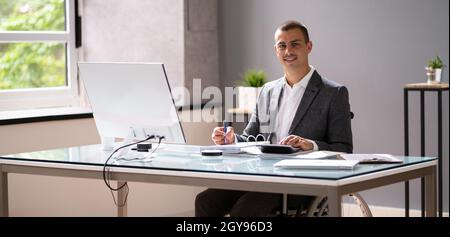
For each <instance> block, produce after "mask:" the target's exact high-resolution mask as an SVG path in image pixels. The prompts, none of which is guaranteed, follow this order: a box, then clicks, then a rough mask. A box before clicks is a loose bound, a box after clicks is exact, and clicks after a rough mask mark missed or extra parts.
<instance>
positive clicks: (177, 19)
mask: <svg viewBox="0 0 450 237" xmlns="http://www.w3.org/2000/svg"><path fill="white" fill-rule="evenodd" d="M82 10H83V13H82V14H83V52H84V59H85V60H86V61H119V62H120V61H125V62H163V63H165V65H166V68H167V74H168V77H169V78H170V84H171V86H172V87H175V86H184V66H183V65H184V50H183V48H184V15H183V11H184V5H183V1H179V0H153V1H140V0H129V1H120V0H109V1H102V0H88V1H83V9H82Z"/></svg>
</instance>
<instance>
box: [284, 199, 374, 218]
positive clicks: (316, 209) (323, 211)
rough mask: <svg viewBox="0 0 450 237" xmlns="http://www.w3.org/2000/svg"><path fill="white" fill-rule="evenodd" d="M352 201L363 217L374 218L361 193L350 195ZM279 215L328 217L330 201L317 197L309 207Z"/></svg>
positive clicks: (288, 210) (301, 206)
mask: <svg viewBox="0 0 450 237" xmlns="http://www.w3.org/2000/svg"><path fill="white" fill-rule="evenodd" d="M349 197H350V198H351V200H352V201H353V202H354V203H356V205H358V207H359V208H360V210H361V215H362V216H363V217H372V216H373V215H372V212H371V211H370V208H369V205H367V203H366V201H364V199H363V198H362V196H361V195H360V194H359V193H351V194H349ZM286 201H287V194H283V203H286ZM283 209H284V210H282V211H281V213H280V212H278V213H277V216H287V217H326V216H329V215H328V199H327V197H326V196H317V197H314V198H313V200H312V201H311V202H310V203H309V205H307V206H304V205H300V206H299V207H298V208H297V209H287V208H286V207H284V208H283Z"/></svg>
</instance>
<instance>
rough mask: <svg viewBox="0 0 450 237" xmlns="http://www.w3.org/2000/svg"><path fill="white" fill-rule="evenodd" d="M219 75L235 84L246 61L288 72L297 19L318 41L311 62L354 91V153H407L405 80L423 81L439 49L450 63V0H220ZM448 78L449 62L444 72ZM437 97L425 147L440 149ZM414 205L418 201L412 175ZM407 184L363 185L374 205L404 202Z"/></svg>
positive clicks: (274, 74) (415, 127)
mask: <svg viewBox="0 0 450 237" xmlns="http://www.w3.org/2000/svg"><path fill="white" fill-rule="evenodd" d="M219 9H220V10H219V27H220V38H219V41H220V55H221V56H220V61H221V68H220V72H221V74H220V78H221V83H222V84H221V85H222V86H233V85H234V81H235V80H238V79H239V75H240V74H242V72H243V71H244V70H245V69H247V68H250V67H251V68H259V69H264V70H266V71H267V72H268V74H269V77H270V78H271V79H276V78H278V77H280V76H282V75H283V72H282V68H281V66H280V65H279V63H278V61H277V59H276V57H275V55H274V50H273V44H274V42H273V34H274V30H275V28H276V27H277V25H278V24H280V23H282V22H283V21H285V20H288V19H297V20H300V21H302V22H303V23H304V24H306V25H307V26H308V28H309V30H310V37H311V40H312V41H313V45H314V46H313V51H312V54H311V56H310V60H311V61H310V63H311V64H312V65H314V66H315V67H316V69H317V70H318V71H319V73H321V75H322V76H325V77H327V78H329V79H331V80H334V81H337V82H339V83H341V84H343V85H346V86H347V87H348V89H349V91H350V103H351V109H352V111H353V112H354V113H355V114H356V117H355V119H353V121H352V126H353V138H354V152H357V153H391V154H395V155H402V154H403V151H404V145H403V139H404V136H403V132H404V131H403V129H404V127H403V85H404V84H407V83H416V82H425V80H426V77H425V71H424V66H425V65H426V63H427V61H428V59H430V58H432V57H435V56H436V55H440V56H441V58H442V59H443V60H444V62H445V64H446V65H449V30H448V29H449V1H447V0H427V1H425V0H377V1H373V0H340V1H334V0H314V1H313V0H277V1H275V0H244V1H243V0H226V1H225V0H221V1H219ZM444 81H445V82H447V83H448V67H447V68H446V69H445V72H444ZM443 99H444V103H443V105H444V106H443V107H444V118H443V121H444V128H443V134H444V160H445V161H444V170H445V172H444V180H445V182H444V183H443V186H444V187H445V192H444V210H446V211H448V203H449V199H448V186H449V184H448V179H449V178H448V167H449V164H448V158H449V156H448V144H449V142H448V141H449V140H448V131H449V127H448V121H449V119H448V108H449V98H448V93H445V94H444V96H443ZM418 107H419V100H418V96H417V95H414V96H411V97H410V116H411V120H410V126H411V127H412V128H411V130H410V139H411V141H410V143H411V150H410V152H411V154H415V155H419V154H420V150H419V149H420V141H419V139H420V130H419V109H418ZM436 123H437V100H436V96H435V95H434V94H431V93H430V94H427V95H426V124H427V126H426V129H427V132H426V137H427V140H426V141H427V142H426V151H427V155H430V156H436V155H437V124H436ZM412 183H413V184H412V187H411V188H412V189H411V201H412V208H415V209H418V208H419V207H420V201H419V196H420V194H419V190H420V189H419V185H418V182H417V181H414V182H412ZM403 190H404V189H403V184H396V185H391V186H388V187H385V188H381V189H376V190H370V191H366V192H363V196H364V198H365V199H366V200H367V201H368V202H369V204H371V205H383V206H393V207H403V205H404V199H403Z"/></svg>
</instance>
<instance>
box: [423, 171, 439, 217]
mask: <svg viewBox="0 0 450 237" xmlns="http://www.w3.org/2000/svg"><path fill="white" fill-rule="evenodd" d="M425 192H426V198H425V200H426V216H427V217H436V211H437V208H436V206H437V204H436V196H437V189H436V166H433V167H432V168H431V174H428V175H427V176H425Z"/></svg>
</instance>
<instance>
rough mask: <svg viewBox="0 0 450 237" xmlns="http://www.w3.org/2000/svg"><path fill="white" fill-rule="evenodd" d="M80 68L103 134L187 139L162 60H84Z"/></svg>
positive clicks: (138, 138) (174, 139)
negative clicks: (118, 61) (139, 61)
mask: <svg viewBox="0 0 450 237" xmlns="http://www.w3.org/2000/svg"><path fill="white" fill-rule="evenodd" d="M78 68H79V75H80V78H81V80H82V81H83V82H84V86H85V89H86V93H87V96H88V98H89V102H90V104H91V108H92V112H93V114H94V119H95V123H96V126H97V129H98V132H99V134H100V136H101V137H114V138H125V139H127V140H142V139H145V138H146V137H147V136H149V135H159V136H164V137H165V139H164V142H166V143H183V144H184V143H185V142H186V140H185V137H184V133H183V129H182V127H181V124H180V120H179V118H178V114H177V110H176V108H175V104H174V100H173V97H172V93H171V91H170V85H169V82H168V80H167V74H166V71H165V69H164V65H163V64H162V63H113V62H80V63H78Z"/></svg>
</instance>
